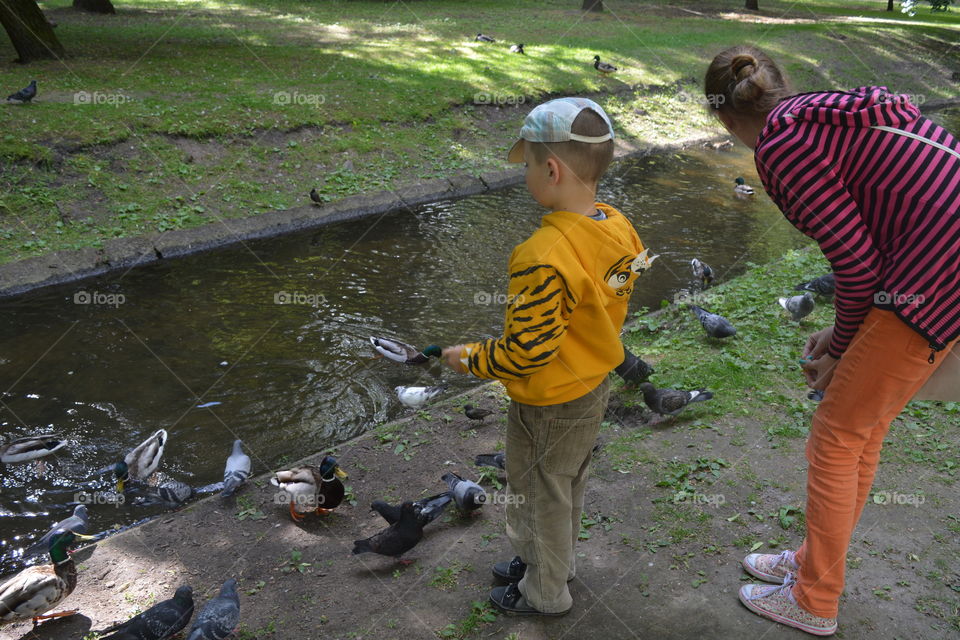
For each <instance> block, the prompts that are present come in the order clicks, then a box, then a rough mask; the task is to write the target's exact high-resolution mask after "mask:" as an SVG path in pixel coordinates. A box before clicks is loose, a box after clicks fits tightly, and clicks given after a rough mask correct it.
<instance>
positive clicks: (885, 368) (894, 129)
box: [705, 46, 960, 635]
mask: <svg viewBox="0 0 960 640" xmlns="http://www.w3.org/2000/svg"><path fill="white" fill-rule="evenodd" d="M705 91H706V95H707V100H708V104H710V105H711V108H712V109H713V111H714V113H715V114H716V115H717V117H718V118H719V119H720V121H721V122H722V123H723V124H724V126H725V127H726V128H727V130H728V131H730V133H732V134H733V135H734V136H736V137H737V138H739V139H740V140H741V141H742V142H743V143H744V144H745V145H747V146H748V147H750V148H751V149H754V151H755V160H756V165H757V171H758V172H759V174H760V180H761V181H762V182H763V186H764V188H765V189H766V191H767V193H768V194H769V195H770V197H771V198H772V199H773V201H774V202H775V203H776V204H777V206H778V207H780V210H781V211H783V213H784V215H785V216H786V217H787V219H788V220H789V221H790V222H791V223H792V224H793V225H794V226H795V227H797V229H799V230H800V231H802V232H803V233H804V234H806V235H808V236H809V237H811V238H813V239H814V240H816V241H817V243H818V244H819V245H820V249H821V251H823V253H824V255H825V256H826V258H827V259H828V260H829V261H830V264H831V265H832V267H833V272H834V274H835V276H836V287H837V290H836V303H835V306H836V321H835V324H834V326H832V327H829V328H827V329H824V330H823V331H820V332H818V333H815V334H813V335H812V336H810V339H809V340H808V341H807V344H806V347H805V349H804V359H805V360H807V362H806V363H805V364H804V366H803V369H804V374H805V376H806V378H807V382H808V384H809V385H810V386H811V387H813V388H814V389H820V390H826V394H825V397H824V400H823V402H821V403H820V405H819V406H818V407H817V410H816V412H815V413H814V415H813V423H812V426H811V429H810V437H809V439H808V441H807V452H806V455H807V461H808V463H809V466H808V471H807V509H806V518H807V537H806V539H805V540H804V542H803V544H802V545H801V546H800V548H799V549H798V550H797V551H796V552H793V551H785V552H784V553H781V554H778V555H772V554H751V555H749V556H747V557H746V558H744V560H743V565H744V568H745V569H746V570H747V571H748V572H750V573H751V574H753V575H754V576H756V577H758V578H760V579H761V580H764V581H766V582H771V583H775V584H780V585H781V586H776V587H774V586H769V585H760V584H748V585H746V586H744V587H743V588H742V589H741V590H740V601H741V602H743V604H744V605H746V606H747V607H748V608H749V609H750V610H751V611H753V612H755V613H757V614H759V615H761V616H764V617H767V618H770V619H772V620H775V621H777V622H780V623H782V624H786V625H789V626H791V627H796V628H798V629H802V630H804V631H806V632H808V633H811V634H814V635H831V634H833V633H834V632H835V631H836V629H837V622H836V617H837V602H838V600H839V597H840V593H841V591H842V590H843V580H844V568H845V566H846V552H847V547H848V546H849V543H850V538H851V535H852V534H853V530H854V527H855V526H856V524H857V521H858V520H859V519H860V512H861V511H862V510H863V506H864V503H865V502H866V499H867V495H868V493H869V491H870V487H871V485H872V484H873V477H874V473H875V472H876V469H877V463H878V461H879V458H880V448H881V445H882V443H883V438H884V436H885V435H886V433H887V429H888V428H889V426H890V422H891V421H892V420H893V419H894V418H895V417H896V416H897V415H898V414H899V413H900V411H901V410H902V409H903V407H904V406H905V405H906V404H907V402H908V401H909V400H910V398H911V397H912V396H913V395H914V394H915V393H916V392H917V390H918V389H919V388H920V387H921V386H922V385H923V384H924V382H926V380H927V378H929V377H930V375H931V374H932V373H933V372H934V371H935V370H936V368H937V367H938V366H939V364H940V363H942V362H943V360H944V359H945V358H947V357H955V356H956V355H957V354H950V353H949V350H950V348H951V347H952V346H953V345H954V344H955V342H956V339H957V337H958V335H960V157H957V155H955V153H957V152H958V151H960V142H958V141H957V140H956V139H954V138H953V137H952V136H951V135H950V134H949V133H947V131H945V130H944V129H942V128H941V127H938V126H937V125H935V124H933V123H932V122H931V121H929V120H927V119H926V118H923V117H922V116H921V115H920V112H919V111H918V110H917V108H916V107H915V106H914V105H912V104H911V103H910V101H909V100H908V99H907V98H906V96H901V95H893V94H890V93H888V92H887V90H886V89H885V88H883V87H866V88H861V89H855V90H854V91H849V92H841V91H825V92H813V93H800V94H794V93H793V92H792V91H790V89H789V87H788V85H787V83H786V81H785V79H784V76H783V74H782V73H781V71H780V69H779V68H778V67H777V65H776V64H775V63H774V62H773V61H772V60H771V59H770V58H769V57H768V56H767V55H765V54H764V53H763V52H762V51H760V50H759V49H756V48H754V47H748V46H739V47H733V48H731V49H727V50H726V51H723V52H722V53H720V54H719V55H718V56H717V57H716V58H714V60H713V63H712V64H711V65H710V68H709V69H708V70H707V75H706V79H705ZM904 134H906V135H904ZM957 351H958V354H960V350H957Z"/></svg>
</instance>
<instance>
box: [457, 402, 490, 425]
mask: <svg viewBox="0 0 960 640" xmlns="http://www.w3.org/2000/svg"><path fill="white" fill-rule="evenodd" d="M463 415H465V416H467V417H468V418H470V419H471V420H479V421H480V422H481V423H483V421H484V420H485V419H486V417H487V416H489V415H493V411H491V410H490V409H480V408H479V407H475V406H473V405H472V404H465V405H463Z"/></svg>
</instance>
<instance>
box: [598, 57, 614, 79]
mask: <svg viewBox="0 0 960 640" xmlns="http://www.w3.org/2000/svg"><path fill="white" fill-rule="evenodd" d="M593 68H594V69H596V70H597V71H599V72H600V73H602V74H604V75H606V74H608V73H613V72H614V71H616V70H617V67H615V66H613V65H612V64H610V63H607V62H600V56H593Z"/></svg>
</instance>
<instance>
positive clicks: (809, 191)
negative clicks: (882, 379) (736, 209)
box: [755, 87, 960, 361]
mask: <svg viewBox="0 0 960 640" xmlns="http://www.w3.org/2000/svg"><path fill="white" fill-rule="evenodd" d="M874 125H886V126H890V127H896V128H899V129H903V130H904V131H908V132H912V133H915V134H919V135H921V136H924V137H926V138H929V139H931V140H933V141H935V142H939V143H941V144H943V145H945V146H947V147H949V148H951V149H955V150H958V151H960V142H958V140H957V139H955V138H954V137H953V136H951V135H950V134H949V133H948V132H947V131H946V130H944V129H943V128H941V127H939V126H937V125H935V124H934V123H933V122H931V121H930V120H927V119H926V118H924V117H922V116H921V115H920V111H919V110H918V109H917V107H916V106H914V105H913V104H911V103H910V101H909V100H908V99H907V97H906V96H903V95H895V94H890V93H888V92H887V90H886V88H885V87H864V88H860V89H855V90H853V91H850V92H839V91H831V92H820V93H801V94H799V95H796V96H792V97H790V98H787V99H785V100H784V101H783V102H781V103H780V104H779V105H778V106H777V107H776V108H775V109H774V110H773V111H772V112H771V113H770V115H769V116H768V117H767V124H766V126H765V127H764V129H763V131H762V132H761V133H760V136H759V138H757V147H756V156H755V158H756V163H757V171H758V172H759V174H760V180H761V181H762V182H763V186H764V188H765V189H766V191H767V193H768V194H769V195H770V197H771V198H772V199H773V201H774V202H775V203H776V204H777V206H778V207H780V210H781V211H783V213H784V215H785V216H786V217H787V219H788V220H789V221H790V222H791V223H792V224H793V225H794V226H795V227H797V229H799V230H800V231H802V232H803V233H804V234H806V235H807V236H809V237H811V238H813V239H814V240H816V241H817V243H818V244H819V245H820V249H821V251H823V253H824V255H825V256H826V258H827V260H829V261H830V264H831V265H832V267H833V271H834V273H835V274H836V279H837V297H836V303H835V304H836V314H837V318H836V329H835V331H834V334H833V342H832V343H831V344H830V348H829V353H830V355H832V356H834V357H836V358H839V357H840V356H841V355H842V354H843V352H844V351H845V350H846V349H847V347H848V346H849V344H850V341H851V340H852V339H853V336H854V334H856V332H857V329H858V328H859V326H860V323H861V322H862V321H863V319H864V317H865V316H866V315H867V312H868V311H869V310H870V307H871V306H879V307H883V308H888V309H892V310H893V311H895V312H896V313H897V315H898V316H899V317H900V318H901V319H902V320H903V321H904V322H906V323H907V324H908V325H909V326H910V327H912V328H913V329H914V330H916V331H917V332H918V333H920V334H921V335H922V336H923V337H924V338H926V339H927V340H929V342H930V348H931V349H933V350H936V351H939V350H941V349H943V348H944V347H945V346H946V345H947V344H948V343H949V342H950V341H951V340H953V339H954V338H956V337H957V336H958V335H960V159H958V158H956V157H955V156H953V155H952V154H950V153H947V152H946V151H944V150H942V149H938V148H936V147H934V146H932V145H929V144H926V143H924V142H921V141H919V140H914V139H912V138H909V137H906V136H902V135H898V134H896V133H891V132H887V131H883V130H879V129H873V128H871V127H872V126H874ZM933 356H934V353H933V351H931V354H930V357H931V361H932V360H933Z"/></svg>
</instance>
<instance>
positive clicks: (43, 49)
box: [0, 0, 63, 62]
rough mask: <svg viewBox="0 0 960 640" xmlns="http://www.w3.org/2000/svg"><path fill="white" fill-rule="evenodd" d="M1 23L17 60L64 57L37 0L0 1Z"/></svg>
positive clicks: (60, 45) (30, 60)
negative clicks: (14, 50)
mask: <svg viewBox="0 0 960 640" xmlns="http://www.w3.org/2000/svg"><path fill="white" fill-rule="evenodd" d="M0 24H2V25H3V28H4V29H5V30H6V31H7V35H8V36H10V42H11V43H13V48H14V49H16V50H17V55H19V56H20V57H19V58H18V59H17V62H33V61H34V60H45V59H50V58H53V59H57V58H59V57H61V56H63V45H62V44H60V41H59V40H57V36H55V35H54V34H53V27H51V26H50V23H49V22H47V19H46V17H45V16H44V15H43V12H42V11H40V7H38V6H37V2H36V0H0Z"/></svg>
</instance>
